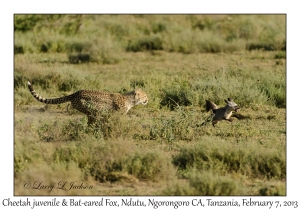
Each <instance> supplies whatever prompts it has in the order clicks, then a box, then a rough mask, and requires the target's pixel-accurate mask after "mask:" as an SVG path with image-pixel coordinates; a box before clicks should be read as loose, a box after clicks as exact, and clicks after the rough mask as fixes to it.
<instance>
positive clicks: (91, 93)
mask: <svg viewBox="0 0 300 210" xmlns="http://www.w3.org/2000/svg"><path fill="white" fill-rule="evenodd" d="M28 88H29V90H30V92H31V94H32V95H33V97H34V98H36V99H37V100H38V101H40V102H42V103H45V104H61V103H66V102H71V105H72V107H73V108H75V109H77V110H78V111H79V112H82V113H83V114H86V115H87V117H88V124H89V125H90V124H92V123H94V122H95V119H96V117H97V114H99V112H101V111H103V110H107V111H120V112H122V113H124V114H127V112H128V111H129V109H130V108H132V107H133V106H135V105H138V104H143V105H146V104H147V103H148V97H147V95H146V93H145V92H143V91H142V90H141V89H137V90H133V91H131V92H128V93H126V94H120V93H107V92H100V91H97V90H79V91H77V92H75V93H73V94H71V95H68V96H63V97H60V98H43V97H42V96H40V95H38V94H37V93H36V92H35V90H34V89H33V87H32V85H31V83H30V82H29V81H28Z"/></svg>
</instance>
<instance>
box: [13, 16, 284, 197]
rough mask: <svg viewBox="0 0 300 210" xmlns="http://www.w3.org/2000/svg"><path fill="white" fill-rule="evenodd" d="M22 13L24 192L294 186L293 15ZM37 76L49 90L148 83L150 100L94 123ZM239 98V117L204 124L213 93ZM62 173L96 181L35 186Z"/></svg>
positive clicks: (243, 191)
mask: <svg viewBox="0 0 300 210" xmlns="http://www.w3.org/2000/svg"><path fill="white" fill-rule="evenodd" d="M14 19H15V20H14V30H15V44H14V48H15V55H14V185H15V187H14V193H15V195H286V60H285V16H284V15H15V18H14ZM28 80H30V81H32V83H33V85H34V88H35V89H36V91H37V92H38V93H39V94H40V95H42V96H44V97H49V98H54V97H60V96H63V95H68V94H71V93H73V92H75V91H77V90H80V89H95V90H103V91H109V92H119V93H126V92H128V91H131V90H133V89H135V88H142V89H143V91H145V92H146V93H147V95H148V98H149V103H148V104H147V105H146V106H142V105H139V106H135V107H133V108H132V109H131V110H130V111H129V112H128V114H127V115H120V114H118V113H115V114H110V113H104V115H103V118H101V119H99V122H97V124H96V125H95V126H90V127H89V126H87V119H86V116H84V115H83V114H81V113H79V112H77V111H75V110H74V109H72V107H70V106H69V105H68V103H66V104H61V105H47V106H45V105H44V104H42V103H40V102H38V101H36V99H34V98H33V97H32V95H31V94H30V92H29V90H28V88H27V81H28ZM228 97H230V98H232V99H233V100H234V101H235V102H236V103H237V104H238V105H239V106H240V108H241V109H240V111H239V112H238V113H236V116H237V118H239V119H237V118H233V119H234V120H233V122H231V123H230V122H227V121H222V122H220V123H218V124H217V125H216V127H215V128H214V127H213V126H212V125H211V123H207V124H204V125H203V126H200V125H201V124H202V123H203V122H205V121H206V120H207V119H208V118H209V116H210V112H206V111H205V107H204V105H205V100H206V99H209V100H211V101H213V102H215V103H216V104H218V105H219V106H224V105H225V102H224V99H227V98H228ZM60 181H66V182H67V183H68V184H69V183H70V182H76V184H78V185H80V184H81V183H83V185H86V186H93V188H92V189H81V190H76V189H72V190H69V191H67V190H61V189H57V188H54V189H53V190H52V191H50V190H46V189H44V190H37V189H34V186H33V185H34V184H33V183H34V182H38V183H40V182H42V185H44V186H47V185H54V186H55V187H57V186H58V183H59V182H60ZM25 182H30V183H31V187H29V188H28V189H26V187H25V188H24V183H25ZM37 186H38V184H36V185H35V187H37Z"/></svg>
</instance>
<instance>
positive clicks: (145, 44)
mask: <svg viewBox="0 0 300 210" xmlns="http://www.w3.org/2000/svg"><path fill="white" fill-rule="evenodd" d="M162 49H163V47H162V41H161V39H160V38H159V37H156V36H148V37H143V38H140V39H137V40H133V41H129V43H128V45H127V47H126V51H132V52H139V51H146V50H150V51H152V50H162Z"/></svg>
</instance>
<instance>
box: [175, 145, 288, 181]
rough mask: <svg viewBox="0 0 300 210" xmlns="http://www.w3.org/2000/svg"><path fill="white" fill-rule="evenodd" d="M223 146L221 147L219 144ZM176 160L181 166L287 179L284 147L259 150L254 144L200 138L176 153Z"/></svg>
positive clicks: (176, 163) (181, 167)
mask: <svg viewBox="0 0 300 210" xmlns="http://www.w3.org/2000/svg"><path fill="white" fill-rule="evenodd" d="M220 147H222V150H219V148H220ZM173 163H174V165H175V166H178V167H179V169H180V170H187V169H191V168H197V169H199V170H226V171H228V172H232V171H234V172H239V173H242V174H245V175H249V176H253V177H266V178H269V179H270V178H277V179H284V178H285V177H286V160H285V153H284V151H280V150H277V149H273V150H268V151H267V152H266V151H264V150H263V149H261V150H257V149H256V147H255V146H252V147H249V146H248V147H246V148H242V146H237V145H230V144H228V143H226V144H225V143H222V142H219V143H216V142H214V143H213V144H211V143H210V144H208V143H206V142H201V143H200V142H199V143H198V144H195V145H193V146H192V147H184V148H182V149H181V150H180V152H179V153H178V154H177V155H175V156H174V157H173Z"/></svg>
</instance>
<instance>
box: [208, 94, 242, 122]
mask: <svg viewBox="0 0 300 210" xmlns="http://www.w3.org/2000/svg"><path fill="white" fill-rule="evenodd" d="M225 102H226V106H225V107H222V108H218V106H217V105H216V104H215V103H213V102H211V101H209V100H206V111H209V110H212V111H213V113H214V117H213V119H212V125H213V126H215V124H217V123H218V122H219V121H221V120H227V121H229V122H232V119H230V117H231V115H232V111H235V112H238V110H239V109H240V108H239V107H238V105H237V104H236V103H235V102H234V101H233V100H231V99H230V98H228V101H227V100H225Z"/></svg>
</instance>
